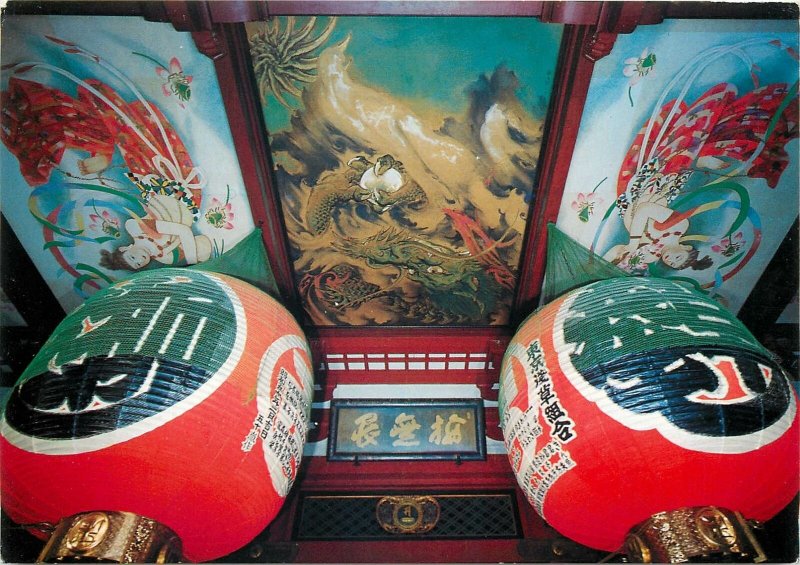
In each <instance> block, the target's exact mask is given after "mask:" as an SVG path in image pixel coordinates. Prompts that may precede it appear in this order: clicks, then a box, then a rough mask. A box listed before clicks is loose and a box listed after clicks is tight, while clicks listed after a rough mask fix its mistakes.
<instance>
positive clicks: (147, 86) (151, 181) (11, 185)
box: [0, 16, 253, 311]
mask: <svg viewBox="0 0 800 565" xmlns="http://www.w3.org/2000/svg"><path fill="white" fill-rule="evenodd" d="M87 25H91V28H92V33H91V34H87V33H86V29H87ZM2 56H3V69H2V132H1V133H2V135H0V137H1V138H2V141H3V145H4V147H3V148H2V150H0V157H2V166H3V191H2V209H3V215H4V217H5V218H6V219H7V220H8V221H9V223H10V225H11V227H12V228H13V230H14V232H15V233H16V235H17V237H18V238H19V239H20V241H21V243H22V245H23V246H24V247H25V249H26V251H27V252H28V254H29V255H30V256H31V257H32V259H33V261H34V263H35V264H36V266H37V268H38V269H39V271H40V272H41V274H42V276H43V278H44V279H45V281H46V282H47V283H48V284H49V286H50V287H51V289H52V290H53V293H54V294H55V296H56V297H57V298H58V299H59V301H60V303H61V305H62V306H63V307H64V309H65V310H68V311H69V310H71V309H72V308H74V307H76V306H78V305H79V304H80V303H81V302H82V301H83V299H85V298H86V297H87V296H88V295H90V294H92V293H93V292H95V291H96V290H97V289H99V288H102V287H104V286H107V285H109V284H113V283H114V282H115V281H119V280H122V279H124V278H126V277H127V276H129V274H130V273H131V272H133V271H135V270H139V269H143V268H155V267H159V266H165V265H186V264H194V263H198V262H202V261H204V260H207V259H209V258H212V257H215V256H218V255H219V254H221V253H223V252H224V251H225V250H226V249H229V248H230V247H232V246H233V245H235V244H236V243H237V242H238V241H239V240H241V239H242V238H243V237H244V236H245V235H246V234H247V233H249V232H250V231H251V230H252V229H253V222H252V219H251V217H250V209H249V204H248V201H247V196H246V193H245V192H244V187H243V181H242V178H241V173H240V171H239V168H238V166H237V161H236V156H235V154H234V153H233V150H232V146H233V144H232V141H231V138H230V134H229V130H228V129H227V119H226V116H225V114H224V110H223V109H222V103H221V98H220V94H219V87H218V85H217V82H216V75H215V73H214V67H213V64H212V62H211V61H210V60H209V59H207V58H206V57H204V56H203V55H201V54H200V53H198V52H197V50H196V49H195V47H194V44H193V42H192V40H191V37H190V36H189V34H185V33H179V32H176V31H175V30H174V29H173V28H172V27H171V26H170V25H169V24H158V23H150V22H145V21H143V20H140V19H134V18H92V21H91V23H90V24H89V23H87V21H86V18H82V17H79V16H76V17H71V16H15V17H10V18H8V19H7V20H6V21H4V22H3V52H2Z"/></svg>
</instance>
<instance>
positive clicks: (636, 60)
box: [622, 47, 656, 106]
mask: <svg viewBox="0 0 800 565" xmlns="http://www.w3.org/2000/svg"><path fill="white" fill-rule="evenodd" d="M624 64H625V66H624V67H623V68H622V74H623V75H625V76H626V77H628V78H629V80H628V100H629V101H630V103H631V106H633V97H632V96H631V89H632V88H633V87H634V86H636V85H637V84H639V81H640V80H642V79H643V78H644V77H646V76H647V75H649V74H650V73H651V72H652V71H653V70H654V69H655V66H656V54H655V53H653V52H652V51H651V50H650V48H649V47H645V48H644V51H642V54H641V55H639V57H629V58H627V59H625V61H624Z"/></svg>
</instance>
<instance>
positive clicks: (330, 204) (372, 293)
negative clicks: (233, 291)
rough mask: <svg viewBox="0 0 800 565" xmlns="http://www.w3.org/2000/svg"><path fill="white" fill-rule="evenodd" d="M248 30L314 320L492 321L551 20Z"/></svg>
mask: <svg viewBox="0 0 800 565" xmlns="http://www.w3.org/2000/svg"><path fill="white" fill-rule="evenodd" d="M247 29H248V34H249V36H250V48H251V55H252V60H253V66H254V72H255V75H256V78H257V80H258V84H259V87H260V94H261V100H262V104H263V107H264V116H265V119H266V124H267V128H268V130H269V132H270V144H271V151H272V161H273V164H274V169H275V178H276V183H277V191H278V193H279V195H280V200H281V204H282V207H283V217H284V221H285V225H286V231H287V237H288V242H289V245H290V252H291V254H292V257H291V259H292V262H293V268H294V275H295V282H296V285H297V287H298V289H299V294H300V296H301V300H302V302H303V305H304V307H305V310H306V312H307V314H308V316H309V318H310V319H311V320H312V322H313V323H314V324H316V325H320V326H359V325H494V324H497V325H503V324H506V323H507V322H508V317H509V310H510V307H511V304H512V300H513V296H514V291H515V288H516V280H517V269H518V266H519V263H520V253H521V249H522V245H523V241H522V239H523V236H522V234H523V233H524V228H525V225H526V219H527V213H528V209H529V207H530V205H531V202H532V200H533V198H534V194H535V192H536V174H537V170H536V167H537V161H538V158H539V150H540V145H541V141H542V131H543V125H544V121H545V117H546V112H547V108H548V103H549V96H550V91H551V89H552V84H553V77H554V73H555V65H556V57H557V54H558V49H559V45H560V38H561V26H556V25H548V24H542V23H540V22H538V21H537V20H535V19H530V18H529V19H522V18H420V17H344V16H342V17H338V18H322V17H320V18H293V17H276V18H273V19H272V20H270V21H269V22H258V23H250V24H248V27H247ZM532 53H535V54H536V55H535V57H531V54H532Z"/></svg>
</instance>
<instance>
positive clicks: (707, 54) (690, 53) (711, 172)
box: [558, 20, 798, 312]
mask: <svg viewBox="0 0 800 565" xmlns="http://www.w3.org/2000/svg"><path fill="white" fill-rule="evenodd" d="M797 49H798V33H797V22H791V21H732V20H731V21H724V20H695V21H690V20H685V21H680V20H675V21H667V22H665V23H663V24H661V25H658V26H641V27H638V28H637V29H636V30H635V31H634V33H632V34H630V35H620V36H619V37H618V38H617V42H616V44H615V46H614V49H613V51H612V53H611V54H610V55H609V56H608V57H606V58H604V59H602V60H600V61H599V62H598V63H597V64H596V66H595V71H594V74H593V77H592V81H591V86H590V90H589V97H588V101H587V104H586V107H585V111H584V115H583V118H582V121H581V127H580V133H579V136H578V142H577V145H576V149H575V153H574V155H573V160H572V166H571V169H570V173H569V177H568V180H567V184H566V188H565V192H564V197H563V200H562V205H561V209H560V213H559V218H558V227H559V228H561V229H562V230H563V231H565V232H566V233H567V234H569V235H570V236H572V237H573V238H574V239H576V240H577V241H579V242H580V243H582V244H583V245H584V246H586V247H587V248H591V249H593V250H594V251H595V252H596V253H598V254H600V255H602V256H605V257H606V258H607V259H609V260H613V259H616V260H617V261H618V264H619V266H621V267H623V268H625V269H626V270H629V271H630V272H633V273H635V274H645V275H650V276H660V277H666V278H673V279H679V280H684V281H686V282H689V283H691V284H693V285H694V286H696V287H698V288H701V289H702V290H703V291H704V292H707V293H709V294H711V295H712V296H714V297H715V298H717V299H719V300H720V301H721V302H722V303H723V304H726V305H727V306H729V307H730V308H731V309H732V310H733V311H734V312H736V311H738V309H739V308H740V307H741V305H742V304H743V302H744V301H745V299H746V298H747V296H748V295H749V294H750V291H751V290H752V288H753V286H754V285H755V283H756V281H757V280H758V278H759V276H760V275H761V274H762V272H763V271H764V269H765V268H766V265H767V264H768V262H769V260H770V259H771V258H772V256H773V255H774V252H775V250H776V248H777V246H778V245H779V244H780V243H781V241H782V240H783V238H784V236H785V235H786V233H787V231H788V229H789V227H790V226H791V225H792V223H793V222H794V220H795V218H796V217H797V214H798V140H797V90H796V89H797V80H798V61H797ZM714 89H715V90H714ZM675 100H678V101H682V102H683V104H684V106H683V107H682V108H680V107H678V106H674V107H673V106H672V105H671V104H672V101H675ZM720 101H721V102H720ZM661 108H665V110H664V113H663V114H662V117H664V118H668V111H669V110H673V112H674V113H673V116H672V117H671V118H668V119H669V120H671V121H669V125H668V126H667V127H666V128H664V130H663V136H662V143H661V147H660V148H659V149H658V150H654V151H652V152H645V154H644V156H645V158H643V159H642V160H641V162H639V161H638V160H637V159H634V160H633V161H626V156H631V155H633V156H634V157H636V156H637V155H638V151H637V150H636V149H635V148H634V149H633V150H631V149H632V147H633V146H638V145H641V144H642V141H643V140H644V139H645V138H644V137H641V138H637V134H639V133H640V132H644V131H645V128H646V127H647V126H648V124H650V127H651V129H650V132H651V138H650V139H651V141H654V140H655V137H656V134H657V133H658V132H660V131H661V130H660V129H659V128H660V126H659V125H658V123H657V120H655V118H656V117H657V116H658V115H659V110H660V109H661ZM681 116H682V120H681V121H680V122H679V121H678V118H679V117H681ZM765 135H766V138H765ZM670 143H671V145H669V144H670ZM759 144H760V145H759ZM668 145H669V146H668ZM648 147H652V144H651V145H650V146H648ZM629 150H631V151H630V153H629ZM737 151H738V153H737ZM656 155H657V156H658V157H659V161H658V163H657V164H656V166H655V169H654V170H650V171H648V170H647V168H646V164H647V161H648V159H649V158H650V157H652V156H656ZM622 172H626V173H628V174H627V176H625V178H622V177H621V176H620V173H622ZM637 179H638V180H637ZM636 183H638V186H636V187H634V186H633V185H634V184H636ZM620 195H623V198H622V200H618V198H619V196H620ZM623 200H627V202H623ZM645 202H650V203H651V204H652V205H650V204H648V205H646V206H642V205H643V204H644V203H645ZM637 205H638V207H637ZM626 206H627V208H626ZM658 206H661V208H659V212H658V213H656V214H655V215H657V216H658V215H663V216H664V217H663V218H651V219H650V220H649V221H648V223H647V224H646V228H645V231H646V232H647V233H644V234H642V233H641V230H640V229H639V228H640V227H641V226H640V225H636V226H634V225H632V223H626V219H625V215H626V210H628V211H629V212H627V214H628V216H627V221H628V222H630V221H631V218H632V217H635V214H632V213H631V212H634V211H635V210H640V211H642V212H643V213H642V215H641V216H640V219H639V221H638V222H637V223H638V224H641V223H642V218H643V217H644V216H645V214H644V210H645V208H648V207H649V208H652V209H651V210H649V211H648V213H655V209H656V208H658ZM670 213H672V214H673V215H672V217H671V219H669V220H667V219H666V215H668V214H670ZM658 220H661V221H663V223H662V224H659V225H661V228H656V227H654V226H655V222H657V221H658ZM670 226H671V227H670ZM648 230H649V231H648ZM648 234H649V235H650V236H652V238H648ZM632 236H634V237H632ZM636 236H641V237H642V239H640V240H639V242H640V243H639V245H640V246H639V248H638V249H636V251H633V248H634V247H635V246H636V243H635V242H634V238H635V237H636ZM656 239H660V241H654V240H656ZM631 242H634V243H631ZM676 244H680V245H681V246H683V248H684V249H689V248H694V249H696V250H697V251H698V254H697V257H696V258H695V259H694V262H693V263H692V265H691V266H688V265H689V263H683V265H687V266H684V267H683V268H673V267H674V265H680V264H681V263H679V262H678V261H677V259H676V257H675V254H674V253H673V252H674V247H675V245H676ZM626 246H627V247H626ZM624 249H627V254H623V250H624ZM678 255H680V254H678ZM664 257H666V260H665V259H664ZM678 258H680V259H682V258H683V257H682V256H680V257H678ZM668 263H669V264H668Z"/></svg>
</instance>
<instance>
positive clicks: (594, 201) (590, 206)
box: [572, 192, 603, 223]
mask: <svg viewBox="0 0 800 565" xmlns="http://www.w3.org/2000/svg"><path fill="white" fill-rule="evenodd" d="M602 203H603V199H602V198H600V197H599V196H597V195H595V194H594V193H593V192H589V193H588V194H584V193H583V192H579V193H578V196H577V198H575V200H573V201H572V209H573V210H575V211H576V212H577V213H578V219H579V220H580V221H582V222H584V223H585V222H588V221H589V218H590V217H591V216H592V214H593V213H594V207H595V206H599V205H600V204H602Z"/></svg>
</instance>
